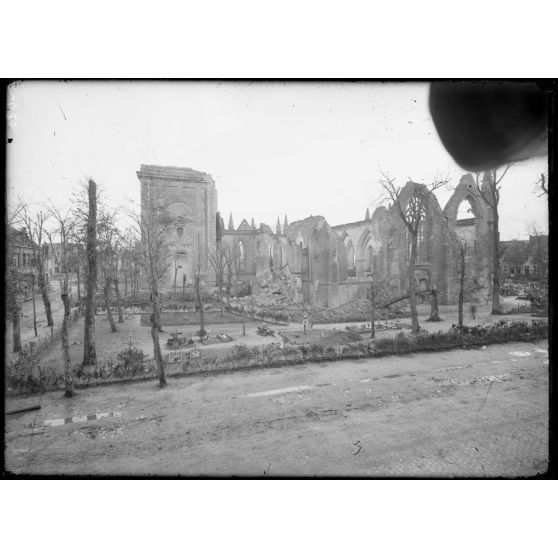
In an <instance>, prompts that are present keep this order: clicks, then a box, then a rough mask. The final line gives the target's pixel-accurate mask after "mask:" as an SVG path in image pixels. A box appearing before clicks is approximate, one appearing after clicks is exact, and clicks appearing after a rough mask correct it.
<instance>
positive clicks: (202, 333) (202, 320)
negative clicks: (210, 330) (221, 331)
mask: <svg viewBox="0 0 558 558" xmlns="http://www.w3.org/2000/svg"><path fill="white" fill-rule="evenodd" d="M196 295H197V299H198V300H197V302H198V308H199V309H200V337H201V339H202V340H203V338H204V336H205V324H204V319H203V302H202V297H201V288H200V277H199V275H198V276H197V277H196Z"/></svg>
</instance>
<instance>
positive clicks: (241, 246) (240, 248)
mask: <svg viewBox="0 0 558 558" xmlns="http://www.w3.org/2000/svg"><path fill="white" fill-rule="evenodd" d="M238 267H239V268H240V269H244V244H243V242H242V240H239V241H238Z"/></svg>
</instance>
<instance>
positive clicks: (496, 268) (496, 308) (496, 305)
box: [492, 203, 500, 314]
mask: <svg viewBox="0 0 558 558" xmlns="http://www.w3.org/2000/svg"><path fill="white" fill-rule="evenodd" d="M493 208H496V209H495V210H493V211H492V218H493V220H494V223H493V227H494V228H493V231H492V233H493V234H492V251H493V254H492V267H493V271H492V314H499V313H500V230H499V217H498V208H497V206H496V204H495V203H494V205H493Z"/></svg>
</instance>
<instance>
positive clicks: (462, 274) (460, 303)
mask: <svg viewBox="0 0 558 558" xmlns="http://www.w3.org/2000/svg"><path fill="white" fill-rule="evenodd" d="M459 258H460V260H461V261H460V263H461V267H460V269H459V297H458V299H457V325H459V327H462V326H463V300H464V298H465V292H464V291H465V289H464V286H465V248H464V247H463V246H461V248H460V254H459Z"/></svg>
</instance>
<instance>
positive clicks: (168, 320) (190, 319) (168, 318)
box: [141, 312, 249, 327]
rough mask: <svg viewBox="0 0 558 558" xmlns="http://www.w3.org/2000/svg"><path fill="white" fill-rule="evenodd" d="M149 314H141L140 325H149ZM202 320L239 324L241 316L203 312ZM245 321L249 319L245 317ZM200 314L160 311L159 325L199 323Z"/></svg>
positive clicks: (212, 322) (210, 322) (213, 322)
mask: <svg viewBox="0 0 558 558" xmlns="http://www.w3.org/2000/svg"><path fill="white" fill-rule="evenodd" d="M149 317H150V314H141V325H142V326H145V327H151V323H150V322H149ZM203 317H204V322H205V323H206V324H239V323H241V322H242V317H241V316H237V315H236V314H229V313H228V312H224V313H223V315H221V312H204V313H203ZM245 321H246V322H248V321H249V320H248V319H246V320H245ZM199 323H200V315H199V313H198V312H161V325H162V326H163V327H164V326H178V325H199Z"/></svg>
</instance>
